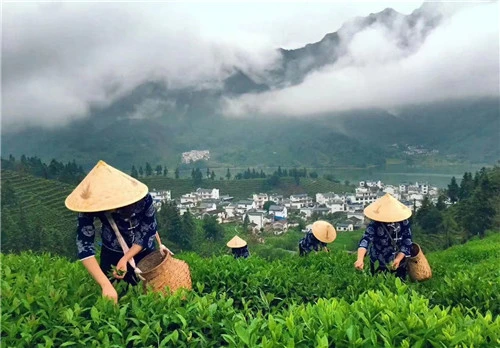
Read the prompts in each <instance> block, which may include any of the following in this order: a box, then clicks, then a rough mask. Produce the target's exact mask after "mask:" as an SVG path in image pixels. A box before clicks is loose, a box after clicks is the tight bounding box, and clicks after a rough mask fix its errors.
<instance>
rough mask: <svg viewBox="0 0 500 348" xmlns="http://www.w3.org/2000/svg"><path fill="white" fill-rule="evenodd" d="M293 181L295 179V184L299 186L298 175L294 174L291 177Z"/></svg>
mask: <svg viewBox="0 0 500 348" xmlns="http://www.w3.org/2000/svg"><path fill="white" fill-rule="evenodd" d="M293 179H294V181H295V185H297V186H299V185H300V176H299V175H298V174H296V175H295V176H294V177H293Z"/></svg>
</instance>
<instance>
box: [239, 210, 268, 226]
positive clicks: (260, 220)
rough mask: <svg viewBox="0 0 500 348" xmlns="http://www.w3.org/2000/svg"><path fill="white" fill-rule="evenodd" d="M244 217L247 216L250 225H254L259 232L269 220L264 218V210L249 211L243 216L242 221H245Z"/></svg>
mask: <svg viewBox="0 0 500 348" xmlns="http://www.w3.org/2000/svg"><path fill="white" fill-rule="evenodd" d="M245 215H247V216H248V220H249V221H250V223H254V224H255V225H256V226H255V227H256V228H257V229H259V230H260V229H261V228H262V227H264V224H265V223H266V222H269V219H266V217H265V215H266V212H265V211H264V210H257V209H250V210H248V211H247V212H246V214H244V215H243V217H242V221H244V220H245Z"/></svg>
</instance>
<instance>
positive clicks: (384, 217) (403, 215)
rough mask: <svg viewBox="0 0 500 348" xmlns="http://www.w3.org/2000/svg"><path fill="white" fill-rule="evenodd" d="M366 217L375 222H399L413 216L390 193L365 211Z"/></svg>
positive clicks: (409, 210) (408, 209)
mask: <svg viewBox="0 0 500 348" xmlns="http://www.w3.org/2000/svg"><path fill="white" fill-rule="evenodd" d="M364 213H365V215H366V216H367V217H368V218H369V219H371V220H374V221H379V222H398V221H403V220H406V219H408V218H409V217H410V216H411V209H410V208H408V207H407V206H406V205H404V204H403V203H401V202H400V201H398V200H397V199H396V198H394V197H393V196H392V195H390V194H389V193H386V194H385V195H384V196H382V197H380V198H379V199H377V200H376V201H375V202H373V203H372V204H370V205H369V206H367V207H366V208H365V210H364Z"/></svg>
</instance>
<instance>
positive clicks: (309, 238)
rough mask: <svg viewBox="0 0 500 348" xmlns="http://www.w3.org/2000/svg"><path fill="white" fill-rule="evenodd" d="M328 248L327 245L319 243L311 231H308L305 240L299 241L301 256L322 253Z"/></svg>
mask: <svg viewBox="0 0 500 348" xmlns="http://www.w3.org/2000/svg"><path fill="white" fill-rule="evenodd" d="M323 248H326V243H323V242H321V241H319V240H318V239H317V238H316V237H315V236H314V234H313V233H312V231H311V230H309V231H307V233H306V235H305V236H304V238H302V239H301V240H300V241H299V251H300V255H304V254H307V253H310V252H311V251H313V250H314V251H320V250H322V249H323Z"/></svg>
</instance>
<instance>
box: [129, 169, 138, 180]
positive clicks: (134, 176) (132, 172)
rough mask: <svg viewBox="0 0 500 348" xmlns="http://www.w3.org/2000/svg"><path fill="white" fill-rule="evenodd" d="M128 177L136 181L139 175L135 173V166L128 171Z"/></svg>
mask: <svg viewBox="0 0 500 348" xmlns="http://www.w3.org/2000/svg"><path fill="white" fill-rule="evenodd" d="M130 176H131V177H133V178H136V179H137V178H138V177H139V173H138V172H137V169H135V166H132V170H131V171H130Z"/></svg>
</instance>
